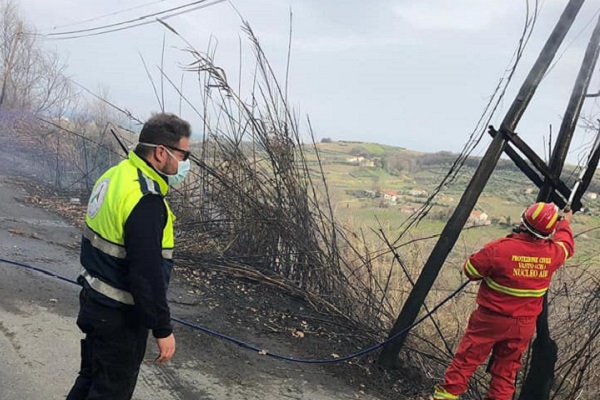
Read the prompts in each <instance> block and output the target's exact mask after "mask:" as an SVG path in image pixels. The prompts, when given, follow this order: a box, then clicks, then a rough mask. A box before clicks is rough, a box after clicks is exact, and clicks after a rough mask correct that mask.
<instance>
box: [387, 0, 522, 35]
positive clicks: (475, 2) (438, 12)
mask: <svg viewBox="0 0 600 400" xmlns="http://www.w3.org/2000/svg"><path fill="white" fill-rule="evenodd" d="M511 3H512V4H511ZM513 7H514V2H509V1H506V0H488V1H481V0H453V1H447V0H421V1H418V2H415V1H411V2H410V3H408V2H406V3H398V4H396V5H394V6H393V11H394V13H395V15H397V16H398V17H400V18H401V19H403V20H405V21H406V22H408V23H409V24H411V25H412V26H413V27H414V28H417V29H425V30H458V31H480V30H484V29H487V28H490V27H492V25H493V24H494V22H495V21H497V20H498V19H501V18H503V17H505V16H506V15H508V14H510V13H511V12H512V11H513Z"/></svg>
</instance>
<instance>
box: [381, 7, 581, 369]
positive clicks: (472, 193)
mask: <svg viewBox="0 0 600 400" xmlns="http://www.w3.org/2000/svg"><path fill="white" fill-rule="evenodd" d="M583 2H584V0H570V1H569V3H568V4H567V6H566V8H565V10H564V11H563V13H562V15H561V17H560V20H559V21H558V23H557V25H556V27H555V28H554V30H553V31H552V33H551V34H550V37H549V38H548V40H547V42H546V44H545V45H544V48H543V49H542V51H541V53H540V55H539V56H538V58H537V60H536V62H535V64H534V66H533V67H532V69H531V71H530V72H529V75H528V76H527V78H526V79H525V82H524V83H523V84H522V86H521V88H520V90H519V93H518V94H517V97H516V98H515V100H514V101H513V103H512V105H511V107H510V109H509V110H508V113H507V114H506V116H505V117H504V120H503V121H502V124H501V126H500V131H499V132H500V134H499V135H496V137H495V138H494V139H493V140H492V143H491V144H490V146H489V147H488V149H487V151H486V153H485V155H484V156H483V157H482V159H481V161H480V163H479V166H478V167H477V170H476V171H475V173H474V175H473V177H472V178H471V181H470V182H469V184H468V186H467V188H466V190H465V192H464V194H463V195H462V197H461V199H460V201H459V203H458V205H457V207H456V209H455V210H454V212H453V214H452V216H451V217H450V220H449V221H448V223H447V224H446V226H445V227H444V230H443V231H442V234H441V236H440V238H439V240H438V241H437V243H436V244H435V247H434V248H433V250H432V252H431V254H430V255H429V258H428V259H427V262H426V263H425V266H424V267H423V270H422V271H421V274H420V275H419V278H418V279H417V282H416V283H415V286H414V287H413V289H412V291H411V292H410V294H409V296H408V299H407V300H406V302H405V303H404V306H403V307H402V310H401V312H400V315H399V316H398V319H397V320H396V323H395V324H394V327H393V328H392V331H391V332H390V335H389V336H390V337H392V336H394V335H396V334H397V333H398V332H402V331H403V330H405V329H407V328H408V327H409V326H411V325H412V324H413V323H414V321H415V319H416V318H417V316H418V314H419V310H420V309H421V307H422V305H423V303H424V302H425V298H426V297H427V295H428V294H429V291H430V290H431V287H432V286H433V283H434V281H435V279H436V278H437V276H438V274H439V272H440V269H441V267H442V265H443V264H444V261H445V260H446V258H447V257H448V254H449V253H450V250H452V247H454V244H455V243H456V240H457V239H458V236H459V234H460V232H461V230H462V228H463V227H464V225H465V223H466V221H467V218H468V217H469V214H470V213H471V211H472V210H473V207H474V206H475V203H476V202H477V199H478V198H479V196H480V194H481V192H482V191H483V187H484V186H485V184H486V183H487V181H488V180H489V178H490V176H491V174H492V171H493V170H494V168H495V167H496V164H497V163H498V160H499V159H500V155H501V154H502V152H503V150H504V147H505V145H506V138H505V136H504V132H514V130H515V128H516V126H517V124H518V122H519V120H520V119H521V117H522V115H523V113H524V111H525V109H526V108H527V105H528V104H529V102H530V101H531V98H532V97H533V94H534V93H535V91H536V89H537V87H538V85H539V84H540V82H541V81H542V79H543V77H544V75H545V74H546V72H547V71H548V68H549V67H550V63H551V62H552V60H553V59H554V56H555V55H556V52H557V51H558V48H559V47H560V45H561V43H562V42H563V40H564V38H565V36H566V34H567V32H568V31H569V29H570V28H571V25H572V24H573V21H574V20H575V17H576V16H577V14H578V13H579V10H580V9H581V6H582V5H583ZM405 337H406V335H400V336H399V337H397V338H395V339H394V340H392V341H390V342H389V343H387V345H385V346H384V347H383V349H382V351H381V354H380V356H379V363H380V364H381V365H382V366H384V367H387V368H394V367H397V366H398V364H399V359H398V354H399V353H400V350H401V349H402V345H403V344H404V340H405Z"/></svg>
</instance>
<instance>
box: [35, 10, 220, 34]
mask: <svg viewBox="0 0 600 400" xmlns="http://www.w3.org/2000/svg"><path fill="white" fill-rule="evenodd" d="M225 1H227V0H215V1H213V2H210V3H209V2H208V0H201V1H196V2H193V3H190V4H188V5H186V6H181V7H189V6H190V5H194V4H199V3H202V4H200V5H198V6H196V7H193V8H190V9H189V10H181V11H179V12H176V13H172V14H168V15H165V16H163V17H162V18H161V19H162V20H166V19H169V18H172V17H176V16H178V15H182V14H186V13H190V12H192V11H197V10H200V9H202V8H208V7H210V6H214V5H217V4H219V3H223V2H225ZM204 3H205V4H204ZM181 7H177V8H181ZM165 12H167V11H162V12H160V13H154V14H152V15H149V16H143V17H140V18H136V19H135V20H132V21H138V20H140V19H142V18H143V19H146V18H149V17H150V16H156V15H160V14H164V13H165ZM132 21H129V22H127V23H131V22H132ZM155 22H158V18H156V19H152V20H148V21H143V22H139V23H137V24H130V25H126V26H121V27H119V28H114V29H108V30H104V31H100V32H90V33H83V34H80V35H71V36H69V35H67V34H66V33H65V34H64V35H61V36H56V35H57V34H48V35H42V37H43V38H45V39H47V40H67V39H78V38H84V37H91V36H99V35H104V34H107V33H113V32H119V31H124V30H127V29H132V28H137V27H140V26H144V25H148V24H152V23H155ZM123 24H125V22H123V23H118V24H111V25H110V26H117V25H123ZM107 27H109V26H105V27H98V28H93V29H87V30H84V31H87V32H89V31H94V30H97V29H105V28H107Z"/></svg>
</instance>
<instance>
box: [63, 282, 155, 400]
mask: <svg viewBox="0 0 600 400" xmlns="http://www.w3.org/2000/svg"><path fill="white" fill-rule="evenodd" d="M92 290H93V289H90V288H83V289H82V290H81V293H80V295H79V303H80V309H79V316H78V317H77V326H79V329H81V331H82V332H83V333H85V335H86V336H85V339H83V340H82V341H81V369H80V371H79V375H78V377H77V379H76V380H75V384H74V385H73V388H71V391H70V392H69V395H68V396H67V400H101V399H102V400H129V399H131V397H132V396H133V391H134V389H135V384H136V382H137V377H138V374H139V371H140V365H141V363H142V361H143V359H144V354H145V352H146V342H147V340H148V329H146V328H144V327H143V325H142V324H141V323H140V321H139V317H138V316H137V314H136V312H135V309H134V307H130V306H124V307H110V306H108V305H105V304H102V302H99V301H97V300H96V299H95V298H94V295H96V293H90V291H92Z"/></svg>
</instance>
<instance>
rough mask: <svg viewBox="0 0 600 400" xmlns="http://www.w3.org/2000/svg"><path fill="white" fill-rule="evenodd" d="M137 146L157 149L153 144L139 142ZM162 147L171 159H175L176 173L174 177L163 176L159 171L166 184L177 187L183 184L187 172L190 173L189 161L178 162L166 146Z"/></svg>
mask: <svg viewBox="0 0 600 400" xmlns="http://www.w3.org/2000/svg"><path fill="white" fill-rule="evenodd" d="M139 144H141V145H144V146H148V147H158V146H159V145H157V144H154V143H144V142H139ZM164 147H165V150H167V153H169V155H170V156H171V157H173V158H174V159H175V161H177V173H176V174H175V175H169V174H165V173H164V172H162V171H161V173H162V174H163V175H164V176H166V177H167V183H168V184H169V186H174V185H177V184H179V183H181V182H183V181H184V180H185V177H186V176H187V174H188V172H190V159H189V158H188V159H187V160H185V161H179V160H178V159H177V157H175V156H174V155H173V153H171V151H170V150H169V149H168V147H167V146H164Z"/></svg>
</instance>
